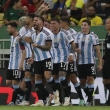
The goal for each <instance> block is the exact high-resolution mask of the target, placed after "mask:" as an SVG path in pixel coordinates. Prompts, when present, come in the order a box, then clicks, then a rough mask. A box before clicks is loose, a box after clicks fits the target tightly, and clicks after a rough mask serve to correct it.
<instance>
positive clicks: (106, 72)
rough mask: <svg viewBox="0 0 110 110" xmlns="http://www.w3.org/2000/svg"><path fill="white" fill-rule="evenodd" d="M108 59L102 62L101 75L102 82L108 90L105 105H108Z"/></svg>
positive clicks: (109, 100)
mask: <svg viewBox="0 0 110 110" xmlns="http://www.w3.org/2000/svg"><path fill="white" fill-rule="evenodd" d="M109 65H110V64H109V61H105V62H104V66H103V70H102V75H103V84H104V85H105V87H106V89H107V90H109V95H108V100H107V101H106V103H105V106H110V67H109Z"/></svg>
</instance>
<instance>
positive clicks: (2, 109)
mask: <svg viewBox="0 0 110 110" xmlns="http://www.w3.org/2000/svg"><path fill="white" fill-rule="evenodd" d="M0 110H110V107H107V106H90V107H81V106H80V107H78V106H68V107H64V106H63V107H62V106H60V107H30V106H0Z"/></svg>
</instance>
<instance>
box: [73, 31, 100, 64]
mask: <svg viewBox="0 0 110 110" xmlns="http://www.w3.org/2000/svg"><path fill="white" fill-rule="evenodd" d="M75 43H76V44H77V45H78V48H79V49H81V53H80V54H79V58H78V64H94V63H95V62H94V58H95V57H94V46H96V45H99V39H98V36H97V35H96V34H93V33H91V32H90V33H89V34H87V35H84V34H82V32H79V33H78V34H77V35H76V37H75Z"/></svg>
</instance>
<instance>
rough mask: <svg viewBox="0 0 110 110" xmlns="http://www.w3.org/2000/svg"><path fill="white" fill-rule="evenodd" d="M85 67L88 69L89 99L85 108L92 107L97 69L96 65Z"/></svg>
mask: <svg viewBox="0 0 110 110" xmlns="http://www.w3.org/2000/svg"><path fill="white" fill-rule="evenodd" d="M85 67H86V73H87V83H88V99H87V102H86V104H85V106H91V103H92V101H93V92H94V76H95V67H94V64H87V65H86V66H85Z"/></svg>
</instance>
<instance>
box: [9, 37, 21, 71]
mask: <svg viewBox="0 0 110 110" xmlns="http://www.w3.org/2000/svg"><path fill="white" fill-rule="evenodd" d="M18 37H20V35H18V36H17V37H15V38H14V37H13V36H11V39H10V40H11V45H10V60H9V66H8V69H10V70H13V69H19V64H20V61H21V58H22V50H21V49H20V45H19V42H18V41H17V38H18Z"/></svg>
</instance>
